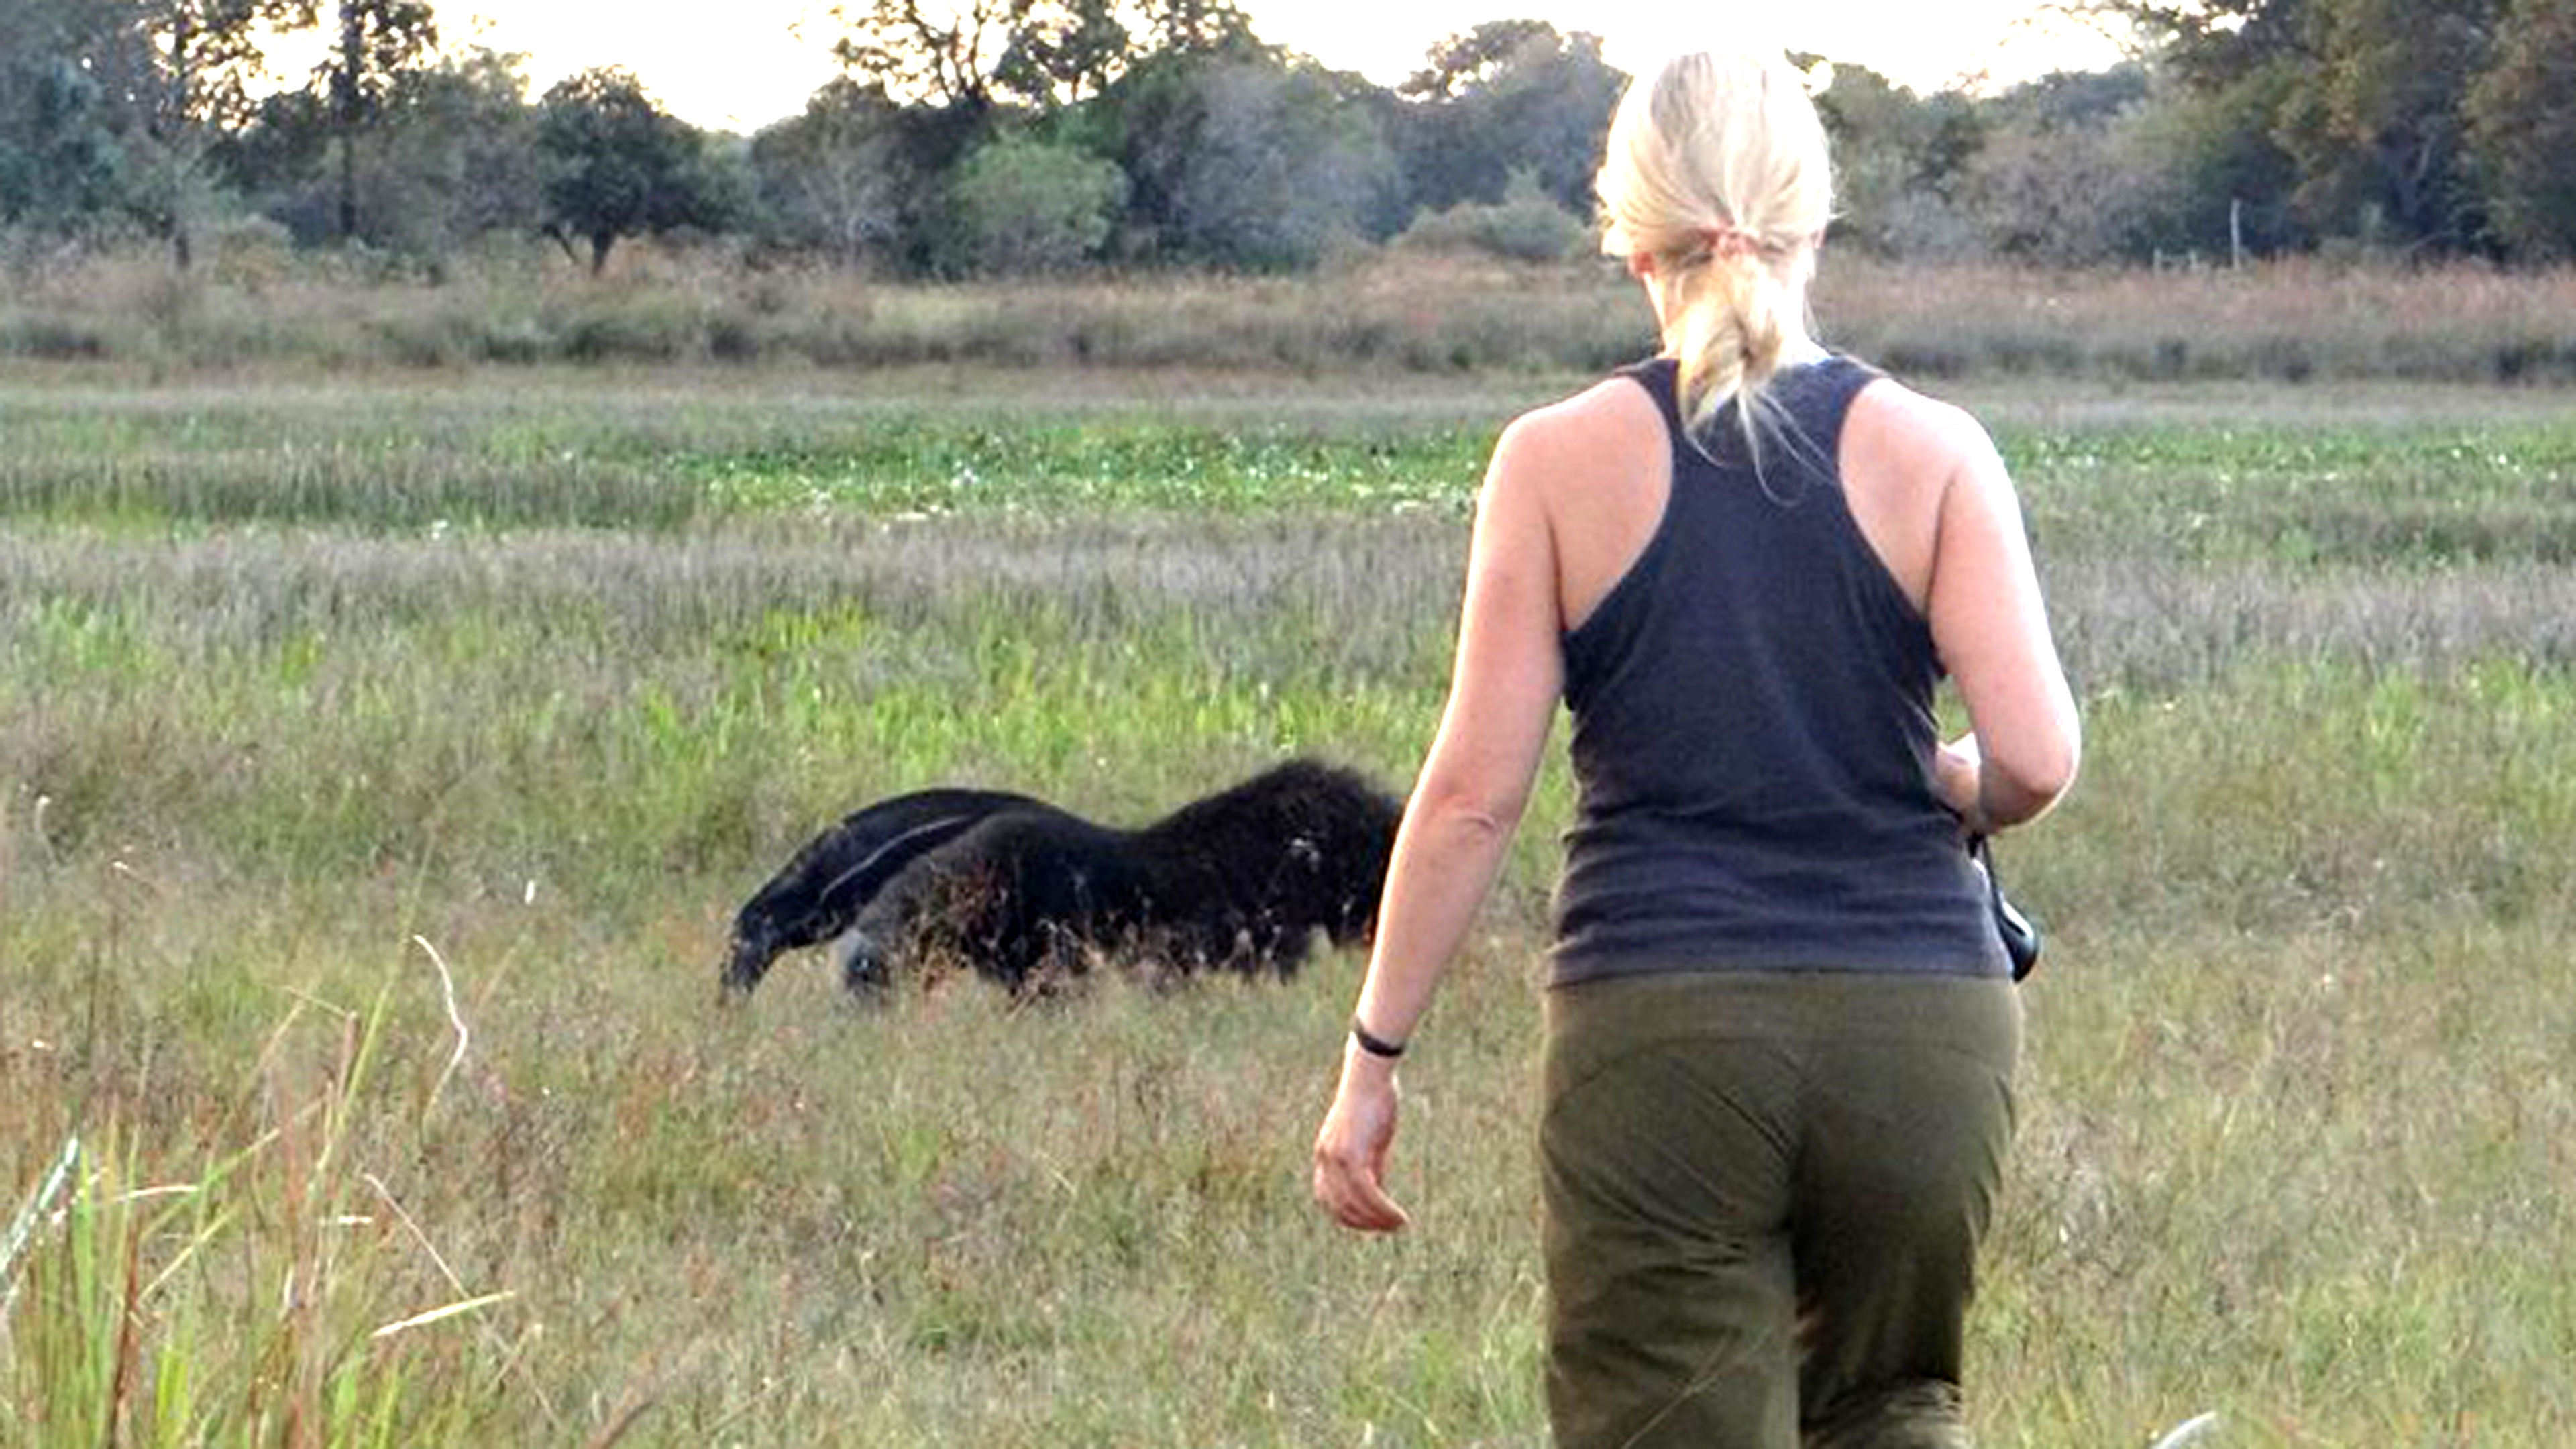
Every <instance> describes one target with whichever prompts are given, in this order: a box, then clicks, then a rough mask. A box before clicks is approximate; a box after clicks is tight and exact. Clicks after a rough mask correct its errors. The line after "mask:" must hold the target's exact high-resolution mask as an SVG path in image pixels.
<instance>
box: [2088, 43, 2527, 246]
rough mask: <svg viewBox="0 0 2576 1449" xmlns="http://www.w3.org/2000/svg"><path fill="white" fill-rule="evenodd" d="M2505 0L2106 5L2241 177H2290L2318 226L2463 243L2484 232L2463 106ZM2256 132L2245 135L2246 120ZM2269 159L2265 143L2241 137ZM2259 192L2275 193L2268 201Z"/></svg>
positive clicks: (2302, 215)
mask: <svg viewBox="0 0 2576 1449" xmlns="http://www.w3.org/2000/svg"><path fill="white" fill-rule="evenodd" d="M2504 3H2505V0H2100V3H2097V4H2096V5H2095V6H2093V7H2092V8H2093V9H2094V10H2096V11H2097V12H2100V13H2106V14H2109V15H2113V16H2116V17H2118V18H2120V19H2121V20H2123V21H2125V22H2127V23H2129V24H2131V25H2133V26H2134V27H2136V29H2137V30H2138V32H2139V33H2140V34H2141V35H2142V36H2143V37H2144V38H2145V39H2146V41H2147V43H2148V45H2149V47H2150V49H2151V53H2152V54H2153V55H2154V57H2155V58H2156V60H2157V62H2158V63H2159V64H2162V65H2165V66H2168V67H2170V68H2171V69H2172V70H2173V72H2174V73H2175V74H2176V76H2177V77H2178V78H2179V79H2180V80H2181V81H2182V82H2183V84H2184V86H2185V87H2186V89H2187V90H2188V91H2189V92H2191V94H2192V96H2193V99H2194V101H2195V102H2196V103H2197V104H2198V105H2200V106H2202V107H2204V108H2206V110H2207V112H2208V113H2209V121H2208V130H2207V131H2206V132H2205V135H2207V136H2210V137H2212V138H2213V139H2214V138H2215V137H2216V135H2217V133H2218V131H2219V129H2220V128H2221V127H2222V126H2233V127H2234V129H2235V130H2236V133H2237V138H2238V139H2237V140H2236V141H2235V142H2234V143H2233V144H2230V145H2224V146H2214V147H2212V148H2211V149H2212V150H2214V151H2218V152H2221V153H2224V154H2227V155H2229V156H2230V157H2231V160H2232V165H2233V167H2234V169H2236V170H2237V171H2239V172H2240V173H2255V174H2273V175H2278V174H2287V175H2288V176H2289V177H2291V178H2292V180H2291V186H2292V190H2291V195H2290V197H2289V201H2290V203H2291V204H2292V206H2293V207H2294V208H2295V212H2296V219H2297V220H2298V221H2299V222H2301V223H2303V224H2304V225H2305V226H2308V227H2312V228H2314V229H2316V230H2318V231H2323V232H2329V233H2336V234H2343V235H2357V236H2362V237H2365V238H2373V239H2379V240H2384V241H2388V242H2392V243H2395V244H2398V245H2402V246H2407V247H2417V246H2430V247H2434V248H2437V249H2443V250H2457V249H2461V248H2464V247H2467V246H2470V245H2472V244H2474V243H2475V241H2476V239H2477V237H2478V236H2479V234H2480V233H2481V231H2482V230H2483V226H2482V222H2481V220H2480V218H2479V215H2478V208H2479V201H2480V198H2479V193H2478V191H2477V188H2476V187H2474V186H2473V185H2472V184H2470V177H2469V172H2468V166H2467V154H2466V122H2465V115H2466V101H2467V97H2468V94H2469V91H2470V88H2471V86H2472V85H2473V84H2474V83H2475V81H2476V78H2477V77H2478V76H2479V75H2480V74H2481V73H2482V72H2484V71H2485V69H2486V68H2487V66H2488V65H2489V63H2490V58H2491V56H2492V54H2493V49H2494V39H2495V32H2496V25H2497V21H2498V19H2499V18H2500V16H2501V14H2502V12H2503V8H2504ZM2249 127H2250V128H2252V129H2251V130H2250V131H2249V130H2248V129H2247V128H2249ZM2249 135H2259V136H2261V137H2262V138H2264V140H2263V142H2262V143H2261V144H2262V145H2267V146H2269V147H2271V148H2273V149H2274V150H2276V151H2277V152H2278V153H2279V155H2278V157H2277V158H2270V157H2264V156H2262V155H2260V154H2259V147H2258V146H2255V145H2250V144H2248V143H2247V141H2246V139H2245V138H2246V137H2247V136H2249ZM2264 199H2265V200H2268V198H2264Z"/></svg>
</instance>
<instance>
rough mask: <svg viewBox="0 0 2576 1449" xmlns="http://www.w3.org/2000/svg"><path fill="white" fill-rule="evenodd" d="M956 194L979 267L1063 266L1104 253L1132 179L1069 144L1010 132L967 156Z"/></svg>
mask: <svg viewBox="0 0 2576 1449" xmlns="http://www.w3.org/2000/svg"><path fill="white" fill-rule="evenodd" d="M952 199H953V201H954V204H955V206H956V211H957V221H958V225H959V227H960V229H961V230H962V232H963V234H964V242H965V245H966V248H967V250H968V252H969V253H970V256H969V258H968V260H969V261H970V263H971V264H972V265H973V266H974V267H975V268H977V269H978V270H982V271H990V272H1060V271H1064V270H1066V269H1068V268H1071V267H1073V266H1076V265H1078V264H1080V263H1081V262H1083V261H1084V260H1085V259H1087V258H1089V257H1092V256H1096V255H1098V253H1099V251H1100V245H1101V243H1103V242H1105V241H1107V240H1108V239H1109V232H1110V228H1111V226H1112V225H1113V224H1114V222H1115V219H1116V217H1117V215H1118V213H1119V210H1120V209H1121V208H1122V207H1124V206H1125V205H1126V204H1127V177H1126V174H1125V173H1124V172H1122V171H1120V170H1119V169H1118V167H1117V165H1116V164H1115V163H1113V162H1108V161H1103V160H1101V159H1100V158H1099V157H1097V156H1093V155H1091V154H1090V153H1088V152H1085V151H1079V150H1076V149H1074V148H1073V147H1070V146H1057V145H1052V144H1049V143H1047V142H1044V141H1037V140H1029V139H1022V138H1016V137H1006V138H1004V139H1002V140H999V141H995V142H993V143H991V144H990V145H987V146H985V147H983V148H982V149H980V150H978V151H977V152H975V154H974V155H972V156H969V157H967V158H966V164H965V165H964V166H963V167H961V168H960V169H959V172H958V176H957V181H956V183H955V188H954V190H953V192H952Z"/></svg>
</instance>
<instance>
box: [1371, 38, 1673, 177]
mask: <svg viewBox="0 0 2576 1449" xmlns="http://www.w3.org/2000/svg"><path fill="white" fill-rule="evenodd" d="M1426 61H1427V63H1426V64H1425V66H1424V67H1423V69H1422V70H1420V71H1418V72H1416V73H1415V74H1414V75H1413V77H1412V78H1411V79H1409V80H1407V81H1406V82H1405V83H1404V84H1403V85H1402V86H1400V87H1398V88H1397V93H1398V94H1399V95H1401V96H1403V97H1405V98H1406V99H1407V100H1408V101H1409V102H1411V104H1410V105H1409V106H1407V107H1406V108H1404V110H1403V111H1402V112H1401V113H1400V119H1399V120H1398V122H1397V128H1396V131H1397V135H1398V136H1399V137H1400V146H1401V150H1402V151H1403V154H1404V161H1405V172H1406V178H1407V183H1408V190H1409V191H1410V192H1411V199H1412V201H1413V202H1414V203H1415V204H1416V205H1419V206H1424V207H1428V208H1431V209H1434V210H1440V209H1446V208H1448V207H1452V206H1455V205H1458V204H1459V203H1461V202H1485V203H1496V202H1500V201H1501V200H1502V198H1503V193H1504V191H1505V189H1506V188H1507V187H1508V186H1509V185H1510V183H1511V179H1512V178H1513V177H1514V176H1516V175H1527V176H1530V177H1533V178H1535V179H1536V180H1537V182H1538V184H1539V186H1540V188H1541V189H1542V190H1544V191H1545V192H1546V193H1547V195H1548V196H1549V198H1550V199H1552V200H1553V201H1554V202H1555V203H1556V204H1557V205H1559V206H1561V207H1565V208H1567V209H1569V210H1572V211H1574V212H1576V213H1578V214H1588V213H1589V212H1590V211H1591V210H1592V178H1593V173H1594V171H1595V170H1596V169H1598V167H1599V165H1600V162H1601V143H1602V138H1603V137H1605V136H1607V135H1608V134H1609V131H1610V113H1611V111H1612V110H1613V109H1614V108H1616V107H1617V105H1618V102H1619V93H1620V91H1621V90H1622V89H1623V88H1624V87H1625V86H1626V85H1627V77H1626V76H1625V75H1624V74H1622V73H1621V72H1620V71H1619V70H1617V69H1616V68H1614V67H1612V66H1611V65H1610V64H1609V63H1608V62H1606V61H1604V60H1603V59H1602V58H1601V39H1600V37H1599V36H1596V35H1589V34H1586V33H1584V32H1581V31H1576V32H1574V33H1571V34H1560V33H1558V31H1557V29H1556V27H1554V26H1552V25H1548V24H1546V23H1544V22H1542V21H1536V20H1498V21H1493V22H1490V23H1488V24H1484V25H1479V26H1477V27H1476V28H1475V29H1473V30H1470V31H1467V32H1465V33H1463V34H1459V35H1453V36H1450V37H1449V38H1448V39H1446V40H1443V41H1441V42H1440V43H1439V44H1437V45H1434V46H1433V47H1431V49H1430V51H1429V52H1428V54H1427V56H1426Z"/></svg>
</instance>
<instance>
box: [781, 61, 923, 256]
mask: <svg viewBox="0 0 2576 1449" xmlns="http://www.w3.org/2000/svg"><path fill="white" fill-rule="evenodd" d="M904 126H905V117H904V114H903V111H902V108H901V107H898V106H897V105H895V103H894V102H893V101H891V100H889V99H887V97H886V93H885V87H883V86H879V85H861V84H859V83H858V82H857V81H854V80H851V79H849V78H847V77H840V78H836V79H834V80H831V81H828V82H826V83H825V84H824V85H823V86H822V87H821V88H820V89H818V90H816V91H815V92H814V94H813V95H812V96H810V97H808V98H807V99H806V102H805V110H804V112H803V113H802V114H801V115H798V116H795V117H793V118H791V119H788V120H785V121H781V122H779V123H777V124H776V125H773V126H770V127H768V128H766V129H764V130H763V131H762V132H761V133H760V134H759V135H757V136H754V137H753V138H752V142H751V168H752V175H753V185H754V187H755V189H756V191H757V193H758V195H759V198H760V202H761V205H762V208H763V211H764V213H765V215H766V216H767V217H768V218H769V219H770V225H771V226H772V227H773V228H774V229H775V233H776V237H777V239H778V240H781V241H784V242H786V243H788V244H790V245H793V246H798V247H812V248H817V249H820V250H821V251H823V252H824V253H826V254H827V255H829V256H831V257H832V258H834V259H835V260H837V261H840V262H843V263H855V262H857V261H859V260H860V259H861V258H863V257H865V256H866V255H867V254H868V253H869V252H871V251H881V250H889V249H891V248H893V247H894V246H895V244H896V242H897V239H898V238H899V236H900V235H901V232H902V226H903V220H904V200H905V196H906V193H907V192H908V191H910V190H911V189H913V188H914V187H915V186H916V185H917V181H918V178H915V177H913V176H912V175H911V174H910V167H909V163H908V160H907V157H906V154H905V148H904Z"/></svg>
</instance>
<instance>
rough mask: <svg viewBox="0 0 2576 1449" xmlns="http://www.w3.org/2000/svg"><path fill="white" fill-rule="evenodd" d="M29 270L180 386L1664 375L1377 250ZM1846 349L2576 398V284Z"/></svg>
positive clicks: (2145, 375)
mask: <svg viewBox="0 0 2576 1449" xmlns="http://www.w3.org/2000/svg"><path fill="white" fill-rule="evenodd" d="M215 251H216V255H215V256H214V258H213V259H212V260H211V261H210V262H209V264H208V265H206V266H205V267H203V268H200V269H199V270H198V271H197V272H195V273H191V274H188V275H185V276H178V275H173V274H172V273H171V272H170V271H169V270H168V268H167V264H166V262H165V261H163V260H161V259H160V258H158V257H157V256H145V255H135V256H103V257H99V256H93V257H83V258H78V259H74V260H72V261H68V262H62V263H57V264H52V265H48V266H38V267H34V268H32V269H27V268H22V269H21V271H20V272H19V273H18V274H17V275H15V276H14V277H13V278H12V281H13V282H14V283H15V285H13V286H12V287H11V288H10V293H9V295H8V297H7V298H6V299H5V300H0V356H9V357H20V358H31V359H37V360H42V361H79V362H92V363H95V362H126V363H138V364H146V365H150V366H153V367H156V368H162V369H174V370H183V371H196V370H208V369H213V370H221V369H226V368H231V367H236V366H239V365H241V364H243V363H245V362H259V363H265V364H272V365H274V364H288V365H297V366H305V367H315V368H324V369H342V368H347V367H351V366H371V367H393V368H432V369H452V368H459V367H475V366H484V365H493V366H501V367H518V366H524V365H529V364H566V363H569V364H579V365H591V366H596V365H603V364H606V365H621V364H622V365H636V364H641V365H647V366H665V365H669V364H673V363H701V364H714V365H718V366H723V367H740V366H744V365H748V364H771V365H777V364H788V365H792V366H796V367H809V368H820V369H827V370H836V371H837V370H852V369H858V370H866V369H879V368H886V367H900V366H917V365H925V364H926V365H953V364H977V365H984V366H998V367H1009V368H1036V369H1045V370H1049V371H1055V370H1064V369H1084V368H1116V369H1149V370H1150V369H1172V368H1189V369H1202V370H1204V369H1217V370H1246V369H1249V370H1257V371H1265V372H1277V371H1287V372H1292V373H1294V372H1305V373H1341V372H1348V371H1351V370H1361V371H1371V372H1378V373H1387V374H1396V375H1402V374H1430V375H1448V374H1458V373H1469V372H1491V371H1504V372H1529V371H1558V372H1578V373H1590V372H1598V371H1600V370H1602V369H1604V368H1607V367H1610V366H1613V365H1615V364H1617V363H1620V362H1624V361H1627V360H1629V359H1630V358H1632V357H1634V356H1636V355H1637V354H1639V353H1640V352H1642V351H1644V350H1647V349H1648V348H1649V345H1650V338H1651V325H1650V320H1649V318H1648V316H1647V314H1646V311H1645V308H1644V305H1643V303H1642V302H1641V301H1640V300H1639V298H1638V297H1637V295H1636V289H1635V285H1634V284H1633V283H1632V282H1630V281H1628V280H1627V278H1626V277H1625V275H1624V274H1623V273H1622V272H1621V271H1620V270H1619V269H1618V268H1617V267H1616V266H1613V265H1610V264H1608V263H1605V262H1602V261H1599V260H1598V259H1593V260H1590V261H1585V262H1578V263H1571V264H1562V265H1544V266H1538V265H1515V264H1510V263H1502V262H1496V261H1492V260H1477V259H1472V258H1468V257H1464V256H1456V255H1445V256H1444V255H1435V254H1429V253H1423V252H1420V251H1414V250H1407V249H1389V250H1387V251H1384V252H1370V251H1365V250H1363V251H1359V252H1355V253H1353V254H1351V255H1350V256H1348V257H1345V258H1343V259H1340V260H1339V261H1337V262H1336V263H1335V264H1333V265H1331V266H1329V267H1327V268H1326V269H1324V270H1323V271H1321V272H1319V273H1316V274H1313V275H1310V276H1304V277H1286V278H1236V277H1224V276H1200V275H1185V274H1159V273H1158V274H1152V275H1146V276H1141V277H1134V278H1119V277H1104V278H1097V279H1092V280H1081V281H1061V280H1059V281H1047V282H988V283H977V284H971V285H922V284H894V283H886V282H881V281H877V280H873V279H870V278H866V277H863V276H858V275H855V274H851V273H847V272H839V271H832V270H827V269H814V270H799V269H793V268H785V269H781V268H753V267H748V266H744V265H742V264H739V263H734V262H729V261H725V260H722V259H719V258H716V257H713V256H708V255H695V254H689V253H656V252H655V251H654V250H653V249H652V248H650V247H649V246H639V247H636V248H634V249H632V250H631V251H629V252H622V253H621V261H620V265H619V267H618V268H617V274H616V275H614V276H612V277H611V278H609V279H607V280H605V281H599V280H595V279H592V278H590V277H589V276H588V275H587V274H586V273H585V272H584V271H583V269H581V268H578V267H571V266H567V265H564V264H563V263H562V259H561V258H560V257H558V256H556V255H554V254H553V253H552V252H551V251H548V250H546V249H543V248H541V247H538V246H536V245H535V244H533V243H531V244H530V245H529V247H528V248H527V249H526V250H525V251H522V252H511V251H508V250H498V251H490V252H486V253H484V254H481V255H479V256H476V257H471V258H463V259H459V260H457V261H454V262H451V263H448V264H443V265H440V266H438V267H434V268H425V269H403V268H391V269H384V268H376V269H371V268H369V267H368V266H367V265H365V264H364V263H363V262H353V261H350V260H348V259H343V258H336V257H330V256H297V255H293V254H288V253H285V252H282V251H277V250H272V249H269V248H268V247H267V246H265V245H262V244H252V245H250V247H249V250H247V251H239V252H237V253H235V254H226V253H225V252H223V250H222V249H221V248H220V247H218V248H216V249H215ZM1818 310H1819V312H1820V313H1821V314H1822V316H1823V317H1824V318H1825V320H1826V322H1827V323H1828V324H1829V326H1828V336H1829V338H1830V339H1831V340H1833V341H1834V342H1836V343H1837V344H1838V345H1841V346H1843V347H1846V348H1848V349H1850V350H1853V351H1855V352H1858V353H1860V354H1862V355H1865V356H1869V357H1873V358H1876V359H1878V360H1880V361H1882V362H1884V363H1886V364H1887V365H1889V366H1892V367H1894V368H1896V369H1898V370H1900V371H1903V372H1906V373H1909V374H1917V375H1924V376H1934V377H1942V378H1959V377H1974V376H1995V375H2001V376H2011V377H2058V378H2065V377H2076V378H2085V379H2092V380H2108V381H2147V380H2165V381H2173V380H2192V379H2200V380H2207V379H2246V378H2255V379H2266V380H2272V381H2280V382H2291V383H2305V382H2313V381H2324V380H2331V379H2352V378H2379V379H2402V380H2410V381H2433V380H2449V381H2477V382H2502V383H2508V384H2531V383H2547V384H2561V385H2563V384H2565V383H2567V382H2569V381H2571V380H2576V321H2571V320H2570V319H2571V318H2576V280H2571V278H2570V276H2569V274H2567V273H2565V272H2549V273H2541V272H2532V273H2517V272H2506V271H2500V270H2496V269H2493V268H2490V267H2485V266H2480V265H2474V264H2457V265H2452V266H2448V267H2443V268H2431V269H2401V268H2365V267H2348V266H2338V265H2333V264H2329V263H2323V262H2316V261H2302V260H2288V261H2279V262H2268V263H2264V264H2261V265H2258V266H2255V267H2251V268H2249V269H2247V270H2245V271H2243V272H2226V271H2188V272H2161V271H2160V272H2145V271H2135V270H2131V271H2116V272H2054V271H2043V270H2036V269H2032V268H2027V267H2014V266H2006V265H1959V266H1920V265H1918V266H1893V265H1889V264H1887V263H1884V262H1878V261H1873V260H1871V259H1869V258H1867V257H1862V256H1858V255H1846V254H1843V253H1841V252H1839V251H1834V250H1829V251H1828V254H1827V264H1826V266H1825V268H1824V271H1823V275H1822V278H1821V281H1820V283H1819V291H1818Z"/></svg>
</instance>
